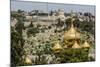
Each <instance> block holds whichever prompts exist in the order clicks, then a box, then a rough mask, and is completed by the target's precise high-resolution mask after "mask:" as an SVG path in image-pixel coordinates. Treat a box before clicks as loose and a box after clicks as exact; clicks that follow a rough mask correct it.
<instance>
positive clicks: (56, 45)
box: [52, 42, 62, 51]
mask: <svg viewBox="0 0 100 67" xmlns="http://www.w3.org/2000/svg"><path fill="white" fill-rule="evenodd" d="M61 49H62V47H61V45H60V44H59V42H56V43H55V45H54V47H53V48H52V50H54V51H55V50H61Z"/></svg>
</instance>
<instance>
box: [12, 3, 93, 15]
mask: <svg viewBox="0 0 100 67" xmlns="http://www.w3.org/2000/svg"><path fill="white" fill-rule="evenodd" d="M18 9H21V10H25V11H32V10H34V9H37V10H43V11H50V10H58V9H62V10H64V11H65V12H70V11H71V10H73V11H75V12H90V13H92V14H95V6H93V5H73V4H57V3H43V2H28V1H27V2H26V1H11V10H13V11H16V10H18Z"/></svg>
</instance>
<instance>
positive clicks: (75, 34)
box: [64, 24, 80, 40]
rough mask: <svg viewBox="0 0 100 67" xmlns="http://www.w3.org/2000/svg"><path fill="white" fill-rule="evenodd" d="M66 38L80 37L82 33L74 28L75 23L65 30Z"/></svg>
mask: <svg viewBox="0 0 100 67" xmlns="http://www.w3.org/2000/svg"><path fill="white" fill-rule="evenodd" d="M64 39H65V40H69V39H80V33H78V32H77V31H76V29H75V28H74V26H73V24H72V25H71V28H70V29H69V30H68V31H66V32H65V34H64Z"/></svg>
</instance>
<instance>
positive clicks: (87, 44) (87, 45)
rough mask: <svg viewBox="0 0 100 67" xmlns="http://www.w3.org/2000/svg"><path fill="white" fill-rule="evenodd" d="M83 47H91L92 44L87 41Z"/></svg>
mask: <svg viewBox="0 0 100 67" xmlns="http://www.w3.org/2000/svg"><path fill="white" fill-rule="evenodd" d="M82 47H83V48H89V47H90V44H89V43H88V42H87V41H85V42H84V44H83V45H82Z"/></svg>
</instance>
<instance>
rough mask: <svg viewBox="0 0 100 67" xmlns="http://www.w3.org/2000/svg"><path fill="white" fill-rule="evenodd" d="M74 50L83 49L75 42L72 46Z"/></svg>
mask: <svg viewBox="0 0 100 67" xmlns="http://www.w3.org/2000/svg"><path fill="white" fill-rule="evenodd" d="M72 48H75V49H78V48H81V46H80V45H79V44H78V43H77V42H76V41H75V43H74V45H73V46H72Z"/></svg>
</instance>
